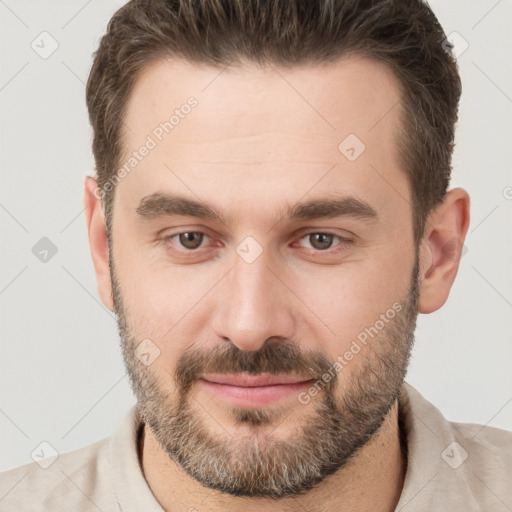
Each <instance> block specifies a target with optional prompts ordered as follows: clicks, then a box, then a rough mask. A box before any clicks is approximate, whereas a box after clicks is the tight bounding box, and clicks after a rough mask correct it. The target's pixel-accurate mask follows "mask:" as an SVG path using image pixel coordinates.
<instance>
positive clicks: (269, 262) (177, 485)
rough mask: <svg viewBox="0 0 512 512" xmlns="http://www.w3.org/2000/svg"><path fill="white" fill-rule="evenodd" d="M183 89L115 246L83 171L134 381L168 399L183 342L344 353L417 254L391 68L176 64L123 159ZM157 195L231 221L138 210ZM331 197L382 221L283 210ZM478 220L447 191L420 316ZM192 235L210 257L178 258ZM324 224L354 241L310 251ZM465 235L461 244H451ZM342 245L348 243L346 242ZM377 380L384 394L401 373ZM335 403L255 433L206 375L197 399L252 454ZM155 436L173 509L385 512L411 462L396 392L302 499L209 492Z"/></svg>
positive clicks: (147, 100)
mask: <svg viewBox="0 0 512 512" xmlns="http://www.w3.org/2000/svg"><path fill="white" fill-rule="evenodd" d="M177 76H179V80H176V78H175V77H177ZM189 96H194V97H195V98H197V100H198V106H197V107H196V108H195V109H193V110H192V112H191V113H190V114H189V115H188V116H186V118H185V119H182V120H181V122H180V123H179V125H178V126H177V127H175V129H174V130H173V131H172V133H171V134H169V135H167V136H166V137H164V138H163V140H162V141H161V142H160V143H159V144H158V145H157V147H156V148H154V149H152V150H151V152H150V153H149V154H148V156H146V157H145V158H144V159H143V160H142V161H141V162H140V163H138V165H137V166H136V168H135V169H134V170H132V171H131V172H130V173H129V174H128V175H127V176H126V177H125V178H123V179H122V180H121V181H120V182H119V184H118V185H117V187H116V192H115V200H114V208H113V218H112V233H111V234H112V237H113V238H112V244H111V247H110V248H109V243H108V238H107V233H106V227H105V218H104V214H103V210H102V207H101V202H100V200H99V199H98V197H97V190H96V189H97V183H96V181H95V179H94V178H93V177H87V178H86V181H85V193H84V206H85V208H86V210H85V213H86V219H87V226H88V235H89V242H90V247H91V254H92V258H93V262H94V267H95V271H96V279H97V284H98V290H99V294H100V297H101V300H102V302H103V304H104V305H105V306H106V307H107V308H109V309H110V310H112V311H116V310H117V313H118V314H119V313H121V316H122V318H123V320H124V321H125V322H126V326H125V327H126V331H125V332H124V333H122V338H123V340H124V347H125V348H124V350H125V352H124V355H125V361H128V364H129V365H131V364H133V368H132V369H133V378H135V374H136V372H139V373H137V375H138V376H139V377H140V378H141V379H142V378H143V377H142V376H145V378H147V379H148V380H149V379H153V383H154V384H155V385H158V387H159V390H160V391H162V394H163V393H165V395H164V396H165V397H166V398H167V399H168V400H169V402H166V404H167V405H166V407H167V408H168V410H169V408H170V407H171V404H173V403H175V402H176V396H177V393H178V391H179V388H177V385H178V384H177V381H176V380H175V378H174V377H175V376H176V370H177V367H179V358H180V356H182V355H183V354H184V353H185V351H187V350H191V349H194V350H197V351H202V352H201V353H203V354H207V355H208V354H214V352H213V351H214V349H215V348H218V347H222V348H226V349H228V348H229V349H234V347H236V348H238V349H239V351H241V353H244V354H250V353H255V352H256V351H259V350H262V349H263V348H264V344H265V342H266V340H268V339H269V338H275V339H278V340H292V341H294V342H295V343H296V345H297V347H298V348H299V350H300V353H301V355H303V356H305V354H309V353H312V354H318V355H321V356H323V357H324V358H325V360H326V361H329V362H333V361H336V358H337V357H338V355H340V354H344V353H345V352H346V351H347V350H349V348H350V344H351V342H352V340H354V339H355V338H356V337H357V335H358V334H359V333H361V331H363V330H364V329H365V328H366V327H368V326H372V325H374V324H375V322H376V320H378V319H379V315H381V314H383V313H384V312H386V311H387V310H389V308H391V306H392V304H394V303H396V302H399V303H400V304H403V305H404V306H405V304H406V303H407V299H408V298H410V292H411V276H412V275H413V270H414V266H415V263H416V250H415V246H414V243H413V232H412V211H411V192H410V187H409V183H408V179H407V176H406V174H405V172H404V171H403V170H402V169H400V166H399V163H398V162H399V160H398V154H397V151H396V135H397V133H398V130H399V123H400V120H399V108H398V107H397V104H398V102H399V100H400V93H399V87H398V83H397V81H396V79H395V77H394V75H393V74H392V72H391V71H390V70H389V69H388V68H387V67H386V66H385V65H383V64H382V63H378V62H375V61H372V60H370V59H365V58H361V57H350V58H348V57H344V58H342V59H340V60H339V61H337V62H335V63H331V64H329V65H324V66H315V67H313V66H310V65H308V66H304V67H296V68H293V69H286V70H284V69H279V68H277V69H276V68H274V67H273V66H267V67H264V68H261V67H256V66H254V65H252V64H246V65H244V66H242V67H241V68H234V67H233V68H228V69H226V70H225V71H224V72H222V73H220V71H219V70H218V69H213V68H210V67H208V66H198V65H195V64H190V63H187V62H183V61H179V60H166V61H159V62H156V63H153V64H151V65H150V66H149V67H148V68H147V69H146V70H145V71H144V73H143V74H142V75H141V77H140V78H139V80H138V81H137V83H136V86H135V88H134V90H133V92H132V95H131V97H130V99H129V103H128V108H127V112H126V116H125V119H124V121H125V123H126V125H127V126H128V127H129V130H127V133H126V136H125V147H126V154H125V155H123V157H124V159H126V158H127V156H128V154H129V153H131V151H133V150H135V149H137V148H139V147H140V146H141V145H142V144H143V143H144V141H145V139H146V137H147V136H148V134H151V133H152V131H153V130H154V129H155V127H156V126H158V125H159V123H161V122H162V121H164V120H165V119H167V118H168V117H169V115H170V113H172V111H173V110H174V109H175V108H177V107H179V106H180V105H182V104H183V103H185V102H186V100H187V98H188V97H189ZM348 134H356V135H357V137H359V139H361V140H362V141H363V142H364V144H365V145H366V149H365V151H364V152H363V153H362V154H361V155H360V156H359V157H358V158H357V159H356V160H355V161H353V162H350V161H349V160H347V159H346V158H345V156H344V155H343V154H341V153H340V151H339V150H338V145H339V144H340V142H342V141H343V140H344V139H345V137H346V136H347V135H348ZM122 161H123V162H124V161H125V160H123V159H122ZM377 171H378V172H377ZM379 175H380V176H379ZM156 191H167V192H173V193H178V194H180V195H184V196H186V197H188V198H191V199H195V200H200V201H204V202H206V203H209V204H212V205H214V206H215V208H216V209H217V210H219V211H222V212H223V213H224V215H225V216H226V217H227V218H228V221H229V222H227V223H226V224H222V223H219V222H215V221H211V220H208V219H197V218H193V217H182V216H179V217H178V216H174V217H162V218H155V219H152V220H150V221H148V220H144V221H141V220H140V219H138V218H137V215H136V208H137V206H138V205H139V202H140V200H141V199H142V198H143V197H146V196H148V195H150V194H152V193H154V192H156ZM95 192H96V193H95ZM333 192H337V193H343V194H347V195H351V196H354V197H357V198H360V199H362V200H364V201H365V202H367V203H368V204H370V205H371V206H372V207H373V208H374V209H375V210H376V211H377V213H378V218H377V219H375V220H372V221H368V220H363V219H357V218H348V217H347V218H334V219H328V218H327V219H316V220H313V221H301V222H294V223H289V222H288V221H285V220H281V219H282V214H283V212H284V210H283V208H284V205H286V204H290V205H293V204H295V203H297V202H298V201H301V200H306V199H307V200H309V199H313V198H322V199H323V198H325V197H326V196H328V195H329V194H332V193H333ZM468 224H469V197H468V194H467V193H466V192H465V191H464V190H462V189H453V190H450V191H449V192H447V194H446V195H445V198H444V201H443V202H442V204H440V205H439V207H438V208H436V210H435V211H434V212H432V213H431V214H430V216H429V218H428V220H427V224H426V230H425V234H424V238H423V241H422V243H421V246H420V247H419V250H418V254H417V255H418V263H419V276H418V294H419V295H418V297H417V300H415V301H414V303H413V306H412V309H414V313H415V314H417V313H418V312H419V313H431V312H433V311H436V310H437V309H439V308H440V307H441V306H442V305H443V304H444V303H445V301H446V300H447V297H448V294H449V291H450V288H451V286H452V284H453V281H454V279H455V276H456V273H457V269H458V265H459V259H460V250H461V248H462V243H463V241H464V239H465V236H466V232H467V228H468ZM191 231H202V232H205V233H206V234H208V236H209V237H210V238H206V239H205V241H204V242H203V244H202V248H201V251H202V252H201V253H198V254H199V255H198V256H194V257H192V258H189V259H185V258H184V257H183V256H179V254H182V255H183V254H184V253H185V252H186V250H187V249H186V248H185V247H183V246H181V245H180V244H179V239H178V237H175V238H174V239H173V241H170V240H168V241H167V242H164V241H162V238H163V236H169V235H171V234H177V233H183V232H191ZM322 232H323V233H325V232H327V233H333V234H335V235H337V236H342V237H343V236H344V237H349V238H350V239H351V240H352V241H353V242H352V243H342V242H340V240H338V239H336V238H334V239H333V242H332V248H329V249H326V250H324V251H321V250H320V249H316V250H315V247H318V246H315V245H314V240H311V238H308V237H307V236H306V235H307V234H312V233H322ZM247 236H252V237H253V238H254V239H255V240H256V241H257V242H258V244H259V245H260V246H261V247H262V248H263V252H262V254H261V255H260V256H259V257H258V258H257V259H256V260H255V261H253V262H252V263H247V262H246V261H244V260H243V259H242V258H241V257H240V256H239V255H238V254H237V252H236V248H237V247H238V245H239V244H240V243H241V242H242V241H243V240H244V239H245V238H246V237H247ZM454 239H455V240H457V241H459V242H460V243H458V244H455V248H454V249H453V240H454ZM339 244H341V245H339ZM450 244H451V245H450ZM336 246H337V247H342V250H340V252H338V253H336V252H335V249H336V248H337V247H336ZM447 246H450V247H451V248H452V250H451V251H450V252H449V254H448V252H447V250H446V247H447ZM110 251H111V252H112V253H113V254H110V257H111V259H112V262H115V280H113V272H112V270H113V269H111V267H110V265H109V252H110ZM113 281H114V282H113ZM113 288H114V289H113ZM114 296H117V302H116V300H115V299H114ZM121 298H122V303H121ZM414 316H415V315H414ZM409 327H413V321H412V320H411V321H410V322H409ZM386 329H388V328H387V327H386V328H384V329H383V331H382V332H381V333H379V335H378V336H377V337H376V338H375V340H373V341H372V343H371V344H369V345H368V346H367V347H365V348H364V349H363V350H362V351H361V353H360V354H358V355H357V357H354V358H353V359H352V360H351V361H350V362H349V364H347V365H346V366H345V367H344V368H343V370H342V371H341V372H340V373H339V374H338V376H337V387H334V388H333V389H332V393H333V395H332V396H333V397H334V398H335V400H336V402H337V403H338V404H342V403H343V399H344V398H346V396H347V395H346V394H348V395H350V394H352V396H355V391H354V390H355V384H357V383H359V384H361V383H363V384H364V385H367V386H370V384H368V382H366V381H368V372H367V371H366V370H365V368H366V366H365V365H367V364H368V361H370V360H372V361H373V360H377V361H378V360H380V359H375V358H377V357H380V358H381V359H382V358H384V357H385V356H386V354H387V353H389V351H390V350H391V349H390V346H391V345H389V344H387V343H386V339H387V340H388V341H389V336H390V334H389V332H386ZM388 331H389V329H388ZM123 334H124V336H123ZM386 336H388V338H386ZM146 338H149V339H151V340H152V342H153V343H154V344H155V345H156V346H158V348H159V350H160V355H159V357H158V358H157V359H156V360H155V361H154V362H153V363H152V364H151V365H150V366H148V367H140V368H139V367H136V365H135V362H134V358H133V353H132V348H133V347H134V346H135V344H136V343H140V341H141V340H143V339H146ZM403 338H404V339H403V340H400V342H401V349H400V355H403V356H404V357H405V356H406V355H407V354H408V353H409V351H410V346H411V344H412V339H409V338H410V337H409V338H407V336H406V335H405V333H404V336H403ZM128 348H129V350H128ZM237 353H238V352H237ZM198 354H199V352H198ZM397 354H398V353H397ZM198 360H199V361H203V360H202V359H198ZM204 361H206V359H205V360H204ZM213 361H216V359H213ZM405 366H406V362H405V359H404V361H403V367H404V368H405ZM281 373H285V372H281ZM377 373H378V372H377ZM378 375H379V376H380V375H381V374H380V373H378ZM402 377H403V376H402ZM380 378H381V380H382V382H381V383H380V384H382V387H383V389H388V388H389V386H390V384H389V383H390V378H389V376H386V377H385V376H384V374H382V377H380ZM140 382H142V380H141V381H140ZM378 384H379V382H377V383H374V384H372V385H375V386H377V385H378ZM148 389H149V385H148V387H147V388H146V390H148ZM368 389H370V388H368ZM139 392H140V395H139V399H141V398H142V397H143V396H144V394H143V393H142V392H141V391H139ZM323 398H325V393H320V395H319V396H318V397H314V399H313V400H311V402H310V403H309V404H307V405H302V404H300V403H299V401H298V400H296V399H293V400H288V399H287V400H286V401H283V402H282V403H281V404H280V405H281V407H282V408H281V409H277V408H275V406H273V407H271V408H269V410H267V411H266V412H267V413H268V414H269V418H270V421H271V424H270V425H262V426H260V427H255V426H254V425H253V426H251V425H250V424H248V423H244V424H241V423H240V422H237V421H236V414H234V412H233V410H230V409H229V408H228V407H226V404H225V403H224V402H222V399H220V398H218V397H214V396H212V395H211V394H209V393H208V391H206V390H204V389H202V388H200V387H199V386H197V385H192V386H191V388H190V395H189V400H190V404H191V405H192V407H193V413H194V414H195V415H196V417H197V418H198V419H199V420H200V421H201V424H202V426H203V427H204V428H205V432H207V433H208V434H210V435H212V436H214V437H215V436H216V437H217V438H218V439H221V440H225V441H226V444H227V443H228V437H227V436H229V443H230V445H232V446H234V447H235V448H236V449H237V450H239V453H240V454H242V455H240V456H241V457H242V462H243V460H244V459H243V455H244V454H245V452H244V451H243V449H244V444H243V443H246V442H247V441H249V443H255V442H256V441H258V442H261V441H262V440H268V439H272V440H274V441H280V442H285V443H286V442H290V441H291V440H292V439H293V438H294V437H296V436H297V432H296V431H295V429H296V427H297V426H298V425H305V424H306V423H307V422H308V421H314V420H316V421H320V419H321V418H320V417H319V416H318V409H316V408H315V407H317V406H319V404H321V403H322V402H321V400H322V399H323ZM173 400H174V401H173ZM162 403H163V402H162ZM342 410H343V409H342ZM263 414H265V411H264V413H263ZM160 441H161V440H160ZM160 441H159V439H158V436H156V435H155V432H153V430H152V429H151V428H148V425H146V426H145V428H144V436H143V443H142V446H141V452H142V455H141V460H142V465H143V470H144V474H145V477H146V480H147V482H148V484H149V486H150V488H151V490H152V492H153V494H154V495H155V497H156V498H157V500H158V501H159V503H160V504H161V506H162V507H163V508H164V510H188V509H189V508H190V507H195V508H196V509H197V510H201V511H218V510H241V509H243V510H244V511H253V510H254V511H256V510H258V511H266V510H269V511H270V510H272V511H276V510H282V511H288V510H290V511H291V510H302V509H303V508H304V509H305V510H308V511H316V510H318V511H331V510H340V504H343V510H361V511H362V510H374V511H375V510H378V511H388V510H389V511H391V510H394V509H395V506H396V504H397V502H398V500H399V497H400V493H401V491H402V487H403V481H404V476H405V472H406V462H407V461H406V457H405V455H404V454H403V453H402V450H401V448H400V442H399V430H398V406H397V403H396V402H395V403H394V404H393V405H392V407H391V408H390V409H389V412H388V414H387V415H386V416H385V417H384V418H383V419H382V424H381V425H380V428H379V429H378V430H377V431H376V432H375V435H374V436H373V437H372V438H371V439H370V440H369V441H368V442H366V443H364V444H363V445H362V446H361V447H360V448H359V449H358V450H357V451H356V452H355V455H354V457H353V458H352V459H351V461H350V463H348V464H345V465H343V467H340V468H339V470H338V471H337V472H335V473H334V474H333V475H330V476H329V477H328V478H325V479H324V480H322V481H321V482H318V483H317V484H316V485H314V486H313V487H312V488H311V489H309V490H308V491H307V492H304V493H300V494H296V495H291V496H285V497H281V498H279V499H276V498H268V497H267V498H242V497H238V496H233V495H231V494H227V493H223V492H219V491H218V490H215V489H213V490H212V489H209V488H207V487H206V486H204V485H202V483H201V482H200V481H198V480H197V479H195V478H193V477H191V476H190V474H188V473H187V472H186V471H184V470H183V469H182V468H181V467H180V465H179V464H177V463H176V462H175V461H174V460H173V459H172V458H171V457H169V455H168V453H167V452H166V451H165V449H164V448H163V446H162V443H161V442H160ZM262 446H263V448H262V450H263V449H264V445H262Z"/></svg>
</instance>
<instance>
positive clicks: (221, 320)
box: [212, 251, 295, 351]
mask: <svg viewBox="0 0 512 512" xmlns="http://www.w3.org/2000/svg"><path fill="white" fill-rule="evenodd" d="M234 260H235V262H234V266H233V268H232V269H231V271H230V272H229V273H228V275H227V276H226V278H225V279H224V280H223V281H222V283H223V284H222V286H221V287H220V290H219V293H220V297H219V302H218V304H219V306H218V307H217V308H216V309H215V313H214V319H213V325H212V326H213V329H214V331H215V333H216V334H217V336H219V337H220V338H222V339H224V340H226V341H228V340H229V341H231V343H233V344H234V345H236V346H237V347H238V348H239V349H240V350H249V351H254V350H259V349H260V348H261V346H262V345H263V344H264V343H265V340H267V339H268V338H270V337H274V336H280V337H285V338H287V339H291V338H292V337H293V333H294V328H295V322H294V315H293V312H292V308H293V304H294V302H293V299H292V297H291V296H290V295H291V292H290V291H289V290H288V288H287V287H286V286H285V285H284V284H283V282H282V281H281V279H283V277H282V276H280V277H278V276H279V271H276V270H275V268H276V266H275V265H273V266H272V270H271V269H270V268H269V265H268V264H269V261H268V258H267V255H266V253H265V251H264V252H263V253H262V254H261V255H260V256H259V257H258V258H257V259H256V260H255V261H253V262H252V263H248V262H246V261H245V260H244V259H243V258H241V257H239V256H238V255H236V257H235V258H234ZM276 274H277V275H276ZM283 280H285V279H283Z"/></svg>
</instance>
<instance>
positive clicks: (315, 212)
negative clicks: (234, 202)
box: [136, 192, 378, 225]
mask: <svg viewBox="0 0 512 512" xmlns="http://www.w3.org/2000/svg"><path fill="white" fill-rule="evenodd" d="M136 213H137V216H138V218H139V219H140V220H151V219H155V218H159V217H170V216H173V215H182V216H187V217H196V218H200V219H209V220H212V221H217V222H220V223H222V224H225V225H227V224H229V220H228V218H227V217H226V216H225V215H223V214H222V213H221V212H219V211H217V210H216V209H215V208H213V207H212V206H210V205H208V204H206V203H203V202H199V201H195V200H193V199H189V198H186V197H183V196H178V195H172V194H164V193H161V192H156V193H154V194H151V195H149V196H145V197H143V198H142V199H141V201H140V204H139V206H138V207H137V209H136ZM335 217H352V218H357V219H363V220H369V221H371V220H375V219H377V218H378V214H377V212H376V210H375V209H374V208H373V207H372V206H370V205H369V204H368V203H366V202H365V201H362V200H361V199H357V198H355V197H351V196H347V197H334V198H332V197H327V198H326V199H313V200H311V201H307V202H302V203H297V204H295V205H288V206H287V207H286V209H285V213H284V218H285V220H288V221H304V220H314V219H321V218H335Z"/></svg>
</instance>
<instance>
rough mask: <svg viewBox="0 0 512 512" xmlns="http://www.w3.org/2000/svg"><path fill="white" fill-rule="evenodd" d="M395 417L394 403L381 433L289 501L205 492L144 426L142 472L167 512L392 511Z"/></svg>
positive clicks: (397, 445) (400, 471) (402, 461)
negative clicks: (181, 511)
mask: <svg viewBox="0 0 512 512" xmlns="http://www.w3.org/2000/svg"><path fill="white" fill-rule="evenodd" d="M398 412H399V411H398V403H395V406H394V407H393V409H392V410H391V411H390V413H389V415H388V416H387V418H386V420H385V421H384V423H383V424H382V426H381V428H380V429H379V431H378V432H377V433H376V434H375V436H374V437H373V438H372V439H371V440H370V441H369V442H368V443H366V444H365V445H364V446H363V447H361V448H360V450H359V451H358V452H357V454H356V456H355V457H354V458H353V459H352V461H351V462H350V463H349V464H348V465H347V466H345V467H343V468H341V469H340V470H339V471H338V472H337V473H335V474H334V475H331V476H330V477H328V478H326V479H325V480H324V481H323V482H321V483H320V484H318V485H317V486H316V487H314V488H313V489H311V490H310V491H308V492H307V493H304V494H301V495H298V496H294V497H290V498H283V499H280V500H273V499H248V498H239V497H235V496H231V495H226V494H223V493H220V492H218V491H215V490H212V489H208V488H206V487H204V486H203V485H202V484H200V483H199V482H197V481H196V480H194V479H193V478H191V477H190V476H188V475H187V474H186V473H185V472H184V471H183V470H181V469H180V467H179V466H178V465H177V464H176V463H175V462H174V461H173V460H172V459H171V458H170V457H169V456H168V455H167V453H166V452H165V451H164V450H163V448H162V447H161V446H160V444H159V443H158V441H157V440H156V438H155V437H154V435H153V433H152V431H151V429H149V428H147V427H146V426H144V428H143V429H142V430H143V432H142V436H141V443H140V447H139V450H140V453H141V454H142V456H141V461H142V468H143V472H144V475H145V478H146V481H147V482H148V485H149V487H150V488H151V491H152V492H153V494H154V496H155V497H156V499H157V500H158V502H159V503H160V505H161V507H162V508H163V509H164V510H165V511H166V512H167V511H169V512H170V511H174V510H194V509H196V510H200V511H201V512H220V511H221V510H222V511H224V510H226V509H227V510H242V509H243V510H244V512H256V511H258V512H267V511H269V512H270V511H272V512H276V511H277V512H289V511H292V510H294V511H295V510H308V511H309V512H331V511H333V512H334V511H337V512H339V511H340V510H350V511H355V512H363V511H370V510H371V511H373V512H388V511H390V512H391V511H394V510H395V507H396V505H397V503H398V500H399V498H400V494H401V492H402V487H403V482H404V478H405V471H406V466H407V456H406V453H405V446H404V443H402V441H401V433H400V428H399V415H398Z"/></svg>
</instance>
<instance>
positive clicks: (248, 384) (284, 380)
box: [202, 373, 312, 388]
mask: <svg viewBox="0 0 512 512" xmlns="http://www.w3.org/2000/svg"><path fill="white" fill-rule="evenodd" d="M202 379H203V380H206V381H208V382H213V383H216V384H225V385H228V386H239V387H245V388H254V387H261V386H276V385H279V384H299V383H302V382H309V381H310V380H312V379H304V378H302V379H301V378H297V377H292V376H289V375H271V374H262V375H247V374H241V373H238V374H209V375H203V377H202Z"/></svg>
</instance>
